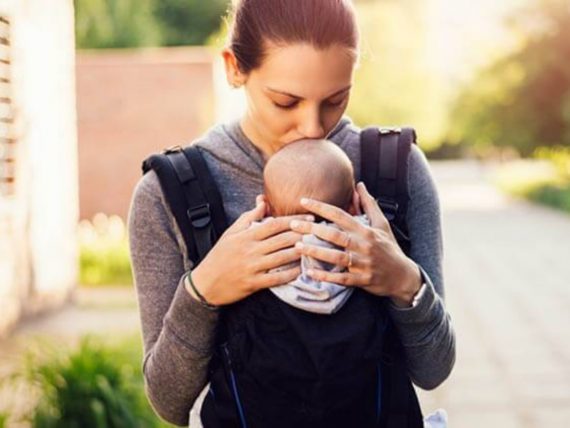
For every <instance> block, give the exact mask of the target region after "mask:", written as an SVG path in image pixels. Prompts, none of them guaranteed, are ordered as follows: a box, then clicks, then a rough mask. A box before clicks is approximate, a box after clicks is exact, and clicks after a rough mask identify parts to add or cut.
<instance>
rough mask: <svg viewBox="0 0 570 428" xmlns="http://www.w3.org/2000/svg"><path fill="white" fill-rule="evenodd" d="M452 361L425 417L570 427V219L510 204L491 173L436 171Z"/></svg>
mask: <svg viewBox="0 0 570 428" xmlns="http://www.w3.org/2000/svg"><path fill="white" fill-rule="evenodd" d="M433 170H434V174H435V177H436V181H437V183H438V188H439V189H440V199H441V201H442V207H443V221H444V234H445V236H444V244H445V265H444V266H445V278H446V293H447V307H448V310H449V312H450V313H451V316H452V318H453V322H454V326H455V329H456V333H457V350H458V354H457V363H456V366H455V369H454V372H453V373H452V375H451V377H450V379H449V380H448V381H447V382H446V383H445V384H444V385H443V386H441V387H440V388H438V389H437V390H436V391H431V392H425V393H424V392H422V393H421V401H422V403H423V407H424V411H425V412H429V411H432V410H433V409H435V408H437V407H443V408H445V409H446V410H447V411H448V413H449V422H450V427H461V428H469V427H492V428H494V427H500V428H510V427H517V428H531V427H532V428H534V427H536V428H538V427H549V428H555V427H556V428H557V427H560V428H564V427H570V216H568V215H564V214H562V213H559V212H556V211H554V210H551V209H548V208H542V207H538V206H534V205H530V204H527V203H525V202H519V201H514V200H511V199H509V198H506V197H504V196H503V195H501V194H499V193H498V192H497V191H495V190H494V189H493V187H491V186H490V185H489V184H488V178H489V175H490V171H491V170H490V169H489V168H484V167H481V166H478V165H477V164H471V163H465V162H457V163H455V162H452V163H438V164H434V167H433Z"/></svg>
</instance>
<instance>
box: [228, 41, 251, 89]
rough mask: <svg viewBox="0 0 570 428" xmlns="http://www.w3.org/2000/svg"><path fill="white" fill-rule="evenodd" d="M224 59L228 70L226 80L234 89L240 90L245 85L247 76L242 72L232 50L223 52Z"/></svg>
mask: <svg viewBox="0 0 570 428" xmlns="http://www.w3.org/2000/svg"><path fill="white" fill-rule="evenodd" d="M222 58H223V59H224V66H225V69H226V79H227V81H228V84H229V85H230V86H231V87H232V88H239V87H240V86H241V85H243V84H244V83H245V80H246V76H245V75H244V74H243V73H242V72H241V71H240V69H239V66H238V61H237V58H236V56H235V54H234V53H233V51H232V50H231V49H230V48H225V49H224V50H222Z"/></svg>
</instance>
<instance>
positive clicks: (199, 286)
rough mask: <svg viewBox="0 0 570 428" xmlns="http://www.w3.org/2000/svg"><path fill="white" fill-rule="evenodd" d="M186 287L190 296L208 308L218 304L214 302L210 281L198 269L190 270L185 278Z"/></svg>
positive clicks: (213, 307) (215, 306) (214, 307)
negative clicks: (203, 277) (211, 297)
mask: <svg viewBox="0 0 570 428" xmlns="http://www.w3.org/2000/svg"><path fill="white" fill-rule="evenodd" d="M184 288H185V289H186V291H187V292H188V293H189V294H190V296H191V297H192V298H193V299H194V300H197V301H199V302H200V303H201V304H202V305H203V306H206V307H207V308H208V309H216V308H217V307H218V306H217V305H215V304H213V303H212V300H211V299H210V297H209V296H210V293H209V288H208V283H207V282H206V281H204V280H203V279H202V277H201V276H200V274H199V272H198V269H195V270H191V271H188V272H187V273H186V276H185V278H184Z"/></svg>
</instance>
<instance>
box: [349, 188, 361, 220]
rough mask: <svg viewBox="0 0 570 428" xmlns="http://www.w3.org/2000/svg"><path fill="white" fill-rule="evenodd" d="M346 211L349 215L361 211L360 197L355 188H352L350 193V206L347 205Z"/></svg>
mask: <svg viewBox="0 0 570 428" xmlns="http://www.w3.org/2000/svg"><path fill="white" fill-rule="evenodd" d="M348 213H349V214H350V215H360V214H362V211H361V209H360V197H359V196H358V193H357V192H356V190H354V192H353V194H352V201H351V202H350V206H349V207H348Z"/></svg>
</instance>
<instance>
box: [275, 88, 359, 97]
mask: <svg viewBox="0 0 570 428" xmlns="http://www.w3.org/2000/svg"><path fill="white" fill-rule="evenodd" d="M351 87H352V85H348V86H347V87H345V88H342V89H341V90H339V91H336V92H335V93H334V94H330V95H328V96H327V97H325V99H326V98H331V97H334V96H335V95H339V94H341V93H343V92H346V91H348V90H349V89H350V88H351ZM265 89H267V90H268V91H271V92H275V93H276V94H280V95H286V96H288V97H291V98H295V99H297V100H302V99H303V97H300V96H299V95H294V94H290V93H289V92H284V91H279V90H277V89H272V88H270V87H269V86H266V87H265Z"/></svg>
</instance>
